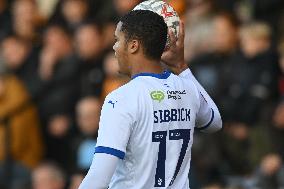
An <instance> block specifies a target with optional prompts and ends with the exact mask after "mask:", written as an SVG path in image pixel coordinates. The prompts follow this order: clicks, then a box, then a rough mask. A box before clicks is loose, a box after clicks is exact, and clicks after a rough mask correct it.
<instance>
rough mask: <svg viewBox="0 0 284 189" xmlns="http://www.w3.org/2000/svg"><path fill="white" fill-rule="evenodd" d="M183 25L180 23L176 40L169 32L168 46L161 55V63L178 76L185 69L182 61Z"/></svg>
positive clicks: (171, 32) (185, 65)
mask: <svg viewBox="0 0 284 189" xmlns="http://www.w3.org/2000/svg"><path fill="white" fill-rule="evenodd" d="M184 35H185V34H184V23H183V22H182V21H180V27H179V35H178V36H179V37H178V39H176V37H175V35H174V33H173V31H172V30H169V37H170V45H169V48H168V49H167V50H166V51H164V52H163V54H162V58H161V60H162V63H164V64H165V65H166V66H167V67H168V68H169V69H170V70H171V71H172V72H173V73H175V74H180V73H181V72H182V71H184V70H185V69H187V68H188V67H187V64H186V63H185V61H184Z"/></svg>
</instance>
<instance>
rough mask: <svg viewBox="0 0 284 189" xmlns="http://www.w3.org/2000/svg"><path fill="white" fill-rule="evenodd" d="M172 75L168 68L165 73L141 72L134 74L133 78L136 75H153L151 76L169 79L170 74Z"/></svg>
mask: <svg viewBox="0 0 284 189" xmlns="http://www.w3.org/2000/svg"><path fill="white" fill-rule="evenodd" d="M170 75H171V72H170V71H168V70H166V71H164V72H163V73H161V74H155V73H139V74H136V75H134V76H132V78H131V79H135V78H136V77H139V76H151V77H155V78H158V79H167V78H168V77H169V76H170Z"/></svg>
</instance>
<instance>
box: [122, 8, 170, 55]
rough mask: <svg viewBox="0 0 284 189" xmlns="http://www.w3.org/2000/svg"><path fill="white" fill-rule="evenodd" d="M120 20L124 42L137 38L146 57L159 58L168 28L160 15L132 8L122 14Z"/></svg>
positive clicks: (163, 47)
mask: <svg viewBox="0 0 284 189" xmlns="http://www.w3.org/2000/svg"><path fill="white" fill-rule="evenodd" d="M120 21H121V22H122V26H121V31H122V32H123V33H124V35H125V40H126V42H128V41H129V40H132V39H137V40H139V41H140V42H141V44H142V46H143V52H144V54H145V56H146V57H148V58H150V59H154V60H160V58H161V56H162V53H163V51H164V49H165V45H166V41H167V30H168V27H167V25H166V23H165V21H164V19H163V17H162V16H160V15H158V14H156V13H154V12H152V11H149V10H134V11H130V12H129V13H127V14H126V15H125V16H123V17H122V18H121V19H120Z"/></svg>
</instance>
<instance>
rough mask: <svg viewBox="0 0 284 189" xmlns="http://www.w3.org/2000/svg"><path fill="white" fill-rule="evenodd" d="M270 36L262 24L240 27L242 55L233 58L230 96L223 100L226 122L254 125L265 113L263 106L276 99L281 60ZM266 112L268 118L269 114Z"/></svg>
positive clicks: (228, 85)
mask: <svg viewBox="0 0 284 189" xmlns="http://www.w3.org/2000/svg"><path fill="white" fill-rule="evenodd" d="M270 36H271V33H270V30H269V27H268V26H267V25H265V24H262V23H251V24H248V25H245V26H243V27H242V28H241V32H240V38H241V39H240V40H241V53H237V54H235V56H234V57H233V59H231V63H230V65H229V66H230V67H229V71H228V72H227V73H228V79H227V87H228V88H227V89H226V90H227V92H226V93H227V95H226V97H224V98H223V100H222V101H221V102H222V104H221V106H222V109H223V111H224V117H225V118H226V119H228V120H230V121H233V122H243V123H245V124H248V125H251V124H254V123H256V120H258V118H259V117H258V116H259V115H260V113H264V112H261V108H260V107H261V106H263V105H264V103H268V102H269V100H271V99H272V98H273V97H275V95H276V83H277V82H276V81H277V77H278V76H277V74H278V70H277V62H278V60H277V54H276V52H275V51H274V50H273V48H271V40H270ZM265 113H266V114H265V115H266V116H269V112H265ZM263 118H267V117H263Z"/></svg>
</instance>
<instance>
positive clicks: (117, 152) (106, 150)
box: [95, 146, 125, 159]
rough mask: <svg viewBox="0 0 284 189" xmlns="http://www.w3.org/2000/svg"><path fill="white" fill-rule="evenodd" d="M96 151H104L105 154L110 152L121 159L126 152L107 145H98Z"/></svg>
mask: <svg viewBox="0 0 284 189" xmlns="http://www.w3.org/2000/svg"><path fill="white" fill-rule="evenodd" d="M95 153H104V154H110V155H113V156H116V157H118V158H120V159H124V156H125V153H124V152H123V151H120V150H117V149H114V148H110V147H105V146H97V147H96V149H95Z"/></svg>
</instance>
